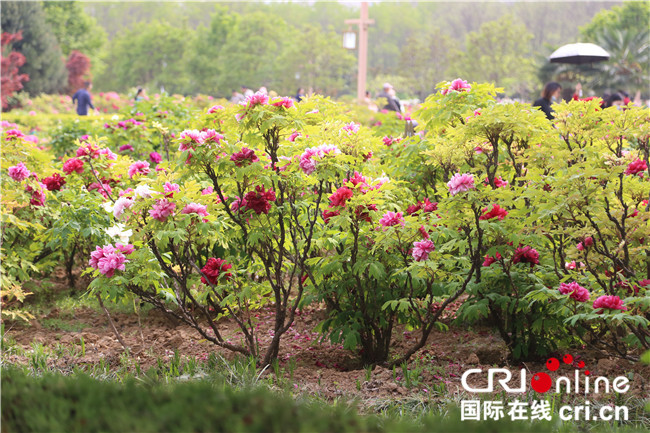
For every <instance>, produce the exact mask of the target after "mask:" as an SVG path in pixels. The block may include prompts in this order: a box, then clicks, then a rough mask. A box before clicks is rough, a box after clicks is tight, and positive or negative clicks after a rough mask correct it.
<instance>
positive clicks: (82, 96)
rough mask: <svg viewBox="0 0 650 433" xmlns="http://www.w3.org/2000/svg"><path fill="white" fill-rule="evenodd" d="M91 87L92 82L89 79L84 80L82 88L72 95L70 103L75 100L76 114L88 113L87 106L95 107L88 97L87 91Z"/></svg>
mask: <svg viewBox="0 0 650 433" xmlns="http://www.w3.org/2000/svg"><path fill="white" fill-rule="evenodd" d="M92 88H93V84H92V83H91V82H90V81H86V82H84V87H83V89H79V90H77V92H76V93H75V94H74V95H72V103H74V102H75V101H77V114H78V115H80V116H87V115H88V107H90V108H92V109H93V110H94V109H95V106H94V105H93V102H92V100H91V99H90V93H89V91H90V90H91V89H92Z"/></svg>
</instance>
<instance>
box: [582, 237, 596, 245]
mask: <svg viewBox="0 0 650 433" xmlns="http://www.w3.org/2000/svg"><path fill="white" fill-rule="evenodd" d="M584 244H585V246H586V247H590V246H592V245H593V244H594V238H592V237H591V236H587V237H586V238H585V241H584Z"/></svg>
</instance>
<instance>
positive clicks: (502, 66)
mask: <svg viewBox="0 0 650 433" xmlns="http://www.w3.org/2000/svg"><path fill="white" fill-rule="evenodd" d="M532 38H533V35H532V34H531V33H530V32H529V31H528V29H527V28H526V26H525V25H523V24H518V23H516V21H515V19H514V17H512V16H510V15H507V16H504V17H502V18H500V19H499V20H498V21H490V22H487V23H485V24H483V25H481V27H480V28H479V30H478V31H476V32H470V33H469V34H468V35H467V38H466V41H465V51H464V52H463V53H461V54H460V55H459V56H457V57H456V60H455V61H454V65H453V66H452V70H453V71H454V72H456V75H459V76H462V77H463V78H464V79H468V80H471V81H488V82H491V83H494V84H496V85H497V86H498V87H504V88H506V89H508V90H510V94H511V95H512V94H514V95H517V96H520V97H524V98H526V97H528V95H529V92H530V90H531V87H532V86H533V83H534V72H535V67H534V64H535V62H534V60H533V56H532V54H531V52H530V40H531V39H532Z"/></svg>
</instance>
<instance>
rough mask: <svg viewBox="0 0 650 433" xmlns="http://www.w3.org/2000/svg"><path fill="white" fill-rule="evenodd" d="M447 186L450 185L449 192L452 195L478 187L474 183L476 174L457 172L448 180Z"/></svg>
mask: <svg viewBox="0 0 650 433" xmlns="http://www.w3.org/2000/svg"><path fill="white" fill-rule="evenodd" d="M447 187H449V193H450V194H451V195H456V194H458V193H459V192H463V191H469V190H470V189H476V186H475V185H474V176H473V175H472V174H471V173H465V174H460V173H456V174H455V175H454V176H453V177H452V178H451V180H450V181H449V182H447Z"/></svg>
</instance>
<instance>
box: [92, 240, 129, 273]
mask: <svg viewBox="0 0 650 433" xmlns="http://www.w3.org/2000/svg"><path fill="white" fill-rule="evenodd" d="M126 262H128V260H127V259H126V257H124V254H123V253H122V251H120V250H119V249H116V248H114V247H113V246H112V245H104V246H103V247H101V248H100V247H95V251H93V252H92V253H90V261H89V262H88V264H89V265H90V266H91V267H93V268H95V269H98V270H99V272H101V273H102V274H104V275H106V276H107V277H109V278H110V277H112V276H113V275H114V274H115V271H124V270H125V269H126V267H125V266H124V264H125V263H126Z"/></svg>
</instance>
